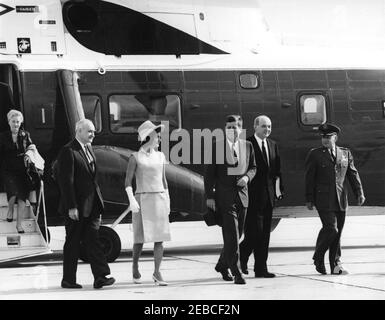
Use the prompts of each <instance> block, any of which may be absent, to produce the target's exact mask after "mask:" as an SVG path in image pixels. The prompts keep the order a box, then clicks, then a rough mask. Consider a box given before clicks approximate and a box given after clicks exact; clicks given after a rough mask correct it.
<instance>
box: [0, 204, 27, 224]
mask: <svg viewBox="0 0 385 320" xmlns="http://www.w3.org/2000/svg"><path fill="white" fill-rule="evenodd" d="M7 216H8V207H0V221H3V220H4V221H5V220H7ZM32 217H34V213H33V209H32V207H31V206H30V205H27V206H26V207H25V210H24V212H23V214H22V219H29V218H32ZM16 218H17V205H15V207H14V209H13V219H14V220H16Z"/></svg>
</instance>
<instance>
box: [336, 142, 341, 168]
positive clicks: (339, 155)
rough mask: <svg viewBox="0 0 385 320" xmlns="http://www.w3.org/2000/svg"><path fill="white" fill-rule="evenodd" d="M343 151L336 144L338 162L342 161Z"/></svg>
mask: <svg viewBox="0 0 385 320" xmlns="http://www.w3.org/2000/svg"><path fill="white" fill-rule="evenodd" d="M341 157H342V151H341V149H340V148H339V147H337V146H336V164H337V163H341Z"/></svg>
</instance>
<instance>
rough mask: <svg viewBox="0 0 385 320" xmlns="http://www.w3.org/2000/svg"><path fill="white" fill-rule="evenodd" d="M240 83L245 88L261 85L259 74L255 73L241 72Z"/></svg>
mask: <svg viewBox="0 0 385 320" xmlns="http://www.w3.org/2000/svg"><path fill="white" fill-rule="evenodd" d="M239 83H240V85H241V88H243V89H256V88H258V87H259V81H258V75H256V74H254V73H244V74H241V75H240V76H239Z"/></svg>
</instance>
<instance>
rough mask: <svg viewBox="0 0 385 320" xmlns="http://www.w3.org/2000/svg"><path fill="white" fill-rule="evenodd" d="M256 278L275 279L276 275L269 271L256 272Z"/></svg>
mask: <svg viewBox="0 0 385 320" xmlns="http://www.w3.org/2000/svg"><path fill="white" fill-rule="evenodd" d="M254 276H255V278H275V274H274V273H271V272H268V271H264V272H256V273H255V275H254Z"/></svg>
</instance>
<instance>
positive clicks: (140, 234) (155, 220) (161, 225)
mask: <svg viewBox="0 0 385 320" xmlns="http://www.w3.org/2000/svg"><path fill="white" fill-rule="evenodd" d="M135 198H136V201H138V204H139V206H140V210H139V212H138V213H133V214H132V227H133V233H134V243H146V242H163V241H169V240H171V234H170V222H169V219H168V215H169V213H170V202H169V198H168V197H167V195H166V193H165V192H148V193H139V194H136V195H135Z"/></svg>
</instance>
